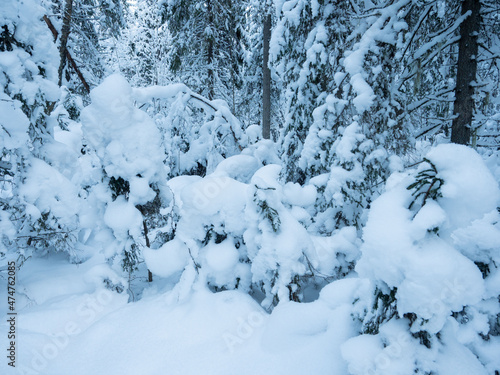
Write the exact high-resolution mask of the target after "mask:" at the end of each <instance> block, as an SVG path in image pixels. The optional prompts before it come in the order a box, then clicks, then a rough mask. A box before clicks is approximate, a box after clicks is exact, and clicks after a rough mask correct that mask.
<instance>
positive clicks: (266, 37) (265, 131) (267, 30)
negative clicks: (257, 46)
mask: <svg viewBox="0 0 500 375" xmlns="http://www.w3.org/2000/svg"><path fill="white" fill-rule="evenodd" d="M270 39H271V14H267V16H266V17H265V18H264V29H263V50H264V51H263V59H262V137H263V138H264V139H270V138H271V71H270V69H269V41H270Z"/></svg>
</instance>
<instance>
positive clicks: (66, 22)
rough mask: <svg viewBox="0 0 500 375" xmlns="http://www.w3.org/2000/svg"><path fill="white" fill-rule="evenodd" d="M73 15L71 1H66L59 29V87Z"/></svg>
mask: <svg viewBox="0 0 500 375" xmlns="http://www.w3.org/2000/svg"><path fill="white" fill-rule="evenodd" d="M72 14H73V0H66V6H65V7H64V17H63V25H62V29H61V39H60V41H61V44H60V45H59V55H60V56H61V60H60V63H59V70H58V74H59V86H61V84H62V76H63V71H64V67H65V66H66V47H67V45H68V38H69V33H70V31H71V16H72Z"/></svg>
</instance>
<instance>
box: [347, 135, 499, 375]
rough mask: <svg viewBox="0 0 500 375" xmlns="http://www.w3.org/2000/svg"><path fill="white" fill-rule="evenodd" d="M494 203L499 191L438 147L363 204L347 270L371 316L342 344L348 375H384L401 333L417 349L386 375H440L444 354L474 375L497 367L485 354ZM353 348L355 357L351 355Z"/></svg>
mask: <svg viewBox="0 0 500 375" xmlns="http://www.w3.org/2000/svg"><path fill="white" fill-rule="evenodd" d="M499 202H500V189H499V187H498V183H497V182H496V181H495V179H494V178H493V177H492V175H491V173H490V172H489V171H488V169H487V168H486V166H485V164H484V162H483V161H482V159H481V157H480V156H479V155H478V154H477V153H476V152H475V151H474V150H472V149H470V148H467V147H465V146H459V145H440V146H437V147H435V148H433V149H431V151H430V152H429V153H428V154H427V155H426V158H425V159H424V161H423V162H422V163H421V164H420V165H419V167H418V169H417V170H413V171H409V172H405V173H396V174H393V175H392V176H391V178H390V179H389V180H388V182H387V186H386V192H385V193H384V194H382V195H381V196H380V197H379V198H378V199H377V200H375V201H374V202H373V204H372V208H371V210H370V212H369V216H368V222H367V224H366V227H365V228H364V232H363V240H364V243H363V245H362V246H361V253H362V255H361V258H360V259H359V261H358V263H357V265H356V271H357V273H358V274H359V276H360V277H364V278H368V279H371V280H373V281H374V289H373V294H372V295H373V297H371V298H373V304H372V308H371V309H368V310H367V311H365V312H364V313H363V314H361V315H359V316H358V318H359V320H360V321H361V322H362V326H361V332H362V333H364V334H365V335H364V336H360V337H359V338H356V339H352V340H351V341H348V342H347V343H346V345H345V349H346V353H347V351H348V352H349V353H350V354H346V355H345V356H344V357H345V359H346V360H347V361H348V362H349V369H350V371H351V373H352V374H361V373H364V371H367V370H368V369H369V368H372V369H373V370H372V371H374V372H373V373H376V374H379V373H380V374H382V373H388V372H387V371H388V368H389V367H387V368H384V367H383V366H382V367H380V363H378V364H377V360H380V355H382V354H381V353H384V349H383V348H384V347H390V345H391V342H392V341H393V339H390V338H388V336H387V335H388V334H390V335H392V336H393V337H394V338H395V339H397V338H398V337H403V336H398V335H404V334H405V331H406V330H409V331H410V333H411V335H412V336H413V338H414V339H418V342H419V343H420V344H422V345H423V346H422V347H421V348H413V349H409V350H408V352H406V351H405V352H404V354H401V355H398V358H397V359H395V360H394V361H392V362H391V361H389V363H388V366H396V367H397V368H399V370H395V369H394V371H395V372H394V373H398V374H399V373H408V372H413V371H421V372H423V373H430V372H435V373H440V374H441V373H448V372H442V371H445V370H444V368H445V367H446V364H448V363H449V361H451V360H452V359H451V356H452V355H453V354H452V351H451V349H450V348H451V347H454V348H455V349H453V351H455V350H458V351H459V352H460V353H462V354H463V357H462V358H461V359H460V361H459V362H458V363H459V364H457V366H462V365H467V366H469V367H470V368H474V369H477V371H478V372H475V371H472V370H471V371H472V372H474V373H486V372H485V370H484V369H483V367H482V366H485V368H486V369H488V371H490V372H491V371H492V369H493V368H495V366H498V359H496V358H495V357H493V356H492V355H491V353H490V352H489V349H488V348H490V347H492V345H495V344H494V343H496V342H498V334H499V331H498V317H499V313H500V309H499V308H498V298H499V296H500V289H499V287H498V283H497V282H496V281H497V280H498V275H499V273H498V267H499V260H500V259H499V258H500V252H499V251H500V247H499V244H500V241H499V240H500V227H499V226H498V220H497V219H498V215H499V214H498V208H497V207H498V204H499ZM396 321H397V322H398V323H396ZM398 332H399V333H398ZM404 341H405V342H406V343H407V344H408V343H409V342H410V341H411V342H413V339H412V338H410V337H408V338H405V339H404ZM353 345H355V346H360V347H363V348H364V352H360V353H359V355H352V353H353V352H352V351H350V350H348V348H349V347H350V346H353ZM405 345H406V344H405ZM408 345H409V344H408ZM412 346H414V344H412ZM424 347H426V348H424ZM436 348H438V349H436ZM436 350H438V351H440V352H442V354H443V355H441V356H436V354H435V353H436ZM410 353H411V354H410ZM360 355H361V356H363V357H364V359H363V360H362V361H361V360H360ZM377 358H378V359H377ZM481 364H482V365H481ZM370 366H371V367H370ZM377 366H378V368H377ZM398 366H399V367H398ZM391 368H393V367H391ZM453 368H455V367H453ZM496 368H497V367H496ZM398 371H399V372H398ZM447 371H448V370H447ZM391 373H392V372H391ZM450 373H451V372H450Z"/></svg>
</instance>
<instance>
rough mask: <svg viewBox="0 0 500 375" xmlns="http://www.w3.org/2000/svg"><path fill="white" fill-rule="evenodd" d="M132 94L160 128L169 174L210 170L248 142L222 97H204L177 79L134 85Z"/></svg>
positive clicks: (206, 171) (200, 172)
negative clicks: (219, 98) (173, 81)
mask: <svg viewBox="0 0 500 375" xmlns="http://www.w3.org/2000/svg"><path fill="white" fill-rule="evenodd" d="M132 95H133V97H134V99H135V100H136V102H137V104H138V105H139V106H140V107H141V108H142V109H144V110H146V111H147V112H149V113H150V115H152V116H153V117H154V119H155V121H156V123H157V125H158V127H159V129H160V130H161V132H162V135H163V138H164V139H163V143H164V145H165V152H166V155H167V159H168V160H167V163H168V165H169V167H170V170H171V173H172V174H173V175H180V174H186V173H187V174H199V175H204V174H207V173H210V172H212V171H213V170H214V169H215V167H216V166H217V164H218V163H219V162H220V161H221V160H223V159H225V158H227V157H229V156H232V155H236V154H238V153H240V151H241V150H242V149H243V147H245V146H246V145H247V143H248V142H247V139H246V136H245V135H244V133H243V131H242V129H241V123H240V121H239V120H238V119H237V118H236V117H235V116H234V115H233V114H232V113H231V111H230V110H229V108H228V106H227V104H226V102H224V101H223V100H210V99H208V98H205V97H203V96H202V95H199V94H196V93H195V92H193V91H192V90H191V89H189V88H188V87H187V86H186V85H184V84H181V83H177V84H172V85H168V86H150V87H144V88H135V89H133V94H132Z"/></svg>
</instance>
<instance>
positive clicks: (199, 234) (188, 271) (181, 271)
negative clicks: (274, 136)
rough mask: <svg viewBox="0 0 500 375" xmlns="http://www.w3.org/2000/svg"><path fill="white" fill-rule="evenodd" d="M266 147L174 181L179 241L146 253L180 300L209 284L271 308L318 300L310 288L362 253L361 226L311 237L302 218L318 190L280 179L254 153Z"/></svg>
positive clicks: (275, 167)
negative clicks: (359, 246)
mask: <svg viewBox="0 0 500 375" xmlns="http://www.w3.org/2000/svg"><path fill="white" fill-rule="evenodd" d="M263 142H264V143H266V141H263ZM259 148H260V147H259V146H256V148H255V149H254V150H253V151H251V150H248V152H246V151H245V152H244V154H242V155H237V156H233V157H231V158H228V159H225V160H224V161H223V162H221V163H220V164H219V165H218V167H217V168H216V169H215V171H214V172H213V173H211V174H209V175H208V176H206V177H205V178H200V177H197V176H180V177H175V178H173V179H171V180H169V181H168V183H167V184H168V186H169V187H170V189H171V190H172V192H173V199H172V201H171V204H172V205H175V206H177V208H176V212H177V213H178V221H177V223H176V225H175V230H174V231H173V233H174V238H173V239H171V240H170V241H169V242H167V243H166V244H165V245H164V246H162V247H160V248H159V249H157V250H146V252H145V260H146V263H147V265H148V268H149V269H150V270H152V272H153V273H155V274H157V275H158V276H161V277H164V278H168V279H169V280H170V281H172V282H173V283H175V284H177V286H176V287H175V290H174V293H176V296H177V298H180V297H182V296H185V295H186V293H188V291H189V290H191V288H192V286H193V285H196V284H201V285H205V284H208V285H209V286H210V287H211V288H212V290H214V291H219V290H225V289H239V290H241V291H244V292H246V293H250V294H252V295H253V296H254V297H255V298H256V299H258V300H259V301H261V303H262V305H263V306H264V307H266V308H268V309H271V308H272V307H274V306H275V305H276V304H277V303H278V302H279V301H288V300H295V301H302V300H308V298H311V297H310V296H308V295H306V292H305V289H306V288H307V287H308V286H310V285H314V283H316V282H318V280H317V278H316V277H320V278H322V280H323V281H324V278H327V277H328V276H332V279H333V278H336V276H338V274H339V270H340V269H343V271H344V272H345V273H348V272H349V271H350V269H349V267H347V266H346V263H345V262H344V260H345V259H347V260H348V262H352V261H353V260H354V259H356V257H357V256H358V251H357V243H356V241H357V239H356V234H355V230H354V231H351V230H348V229H347V228H346V229H345V230H342V231H339V232H338V233H335V235H334V236H332V237H329V238H325V241H321V240H320V239H318V238H315V237H313V236H311V235H310V234H309V233H308V232H307V230H306V229H305V226H304V225H303V224H302V222H303V221H307V220H310V217H308V213H307V211H306V210H305V209H304V207H308V206H310V205H312V204H314V201H315V198H316V189H315V188H314V186H305V187H301V186H300V185H298V184H291V183H289V184H286V185H283V184H282V183H280V181H279V174H280V166H279V165H276V164H269V165H265V166H264V165H263V163H262V161H261V160H259V159H258V158H257V157H256V156H253V155H251V153H254V152H255V151H256V150H258V149H259ZM257 155H259V153H258V152H257ZM265 155H267V157H265V158H264V157H263V156H265ZM260 156H261V157H263V158H264V159H268V158H270V155H269V153H264V152H262V153H261V154H260ZM171 208H172V207H171ZM351 229H352V228H351ZM333 244H335V245H333ZM330 245H331V246H330Z"/></svg>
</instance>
